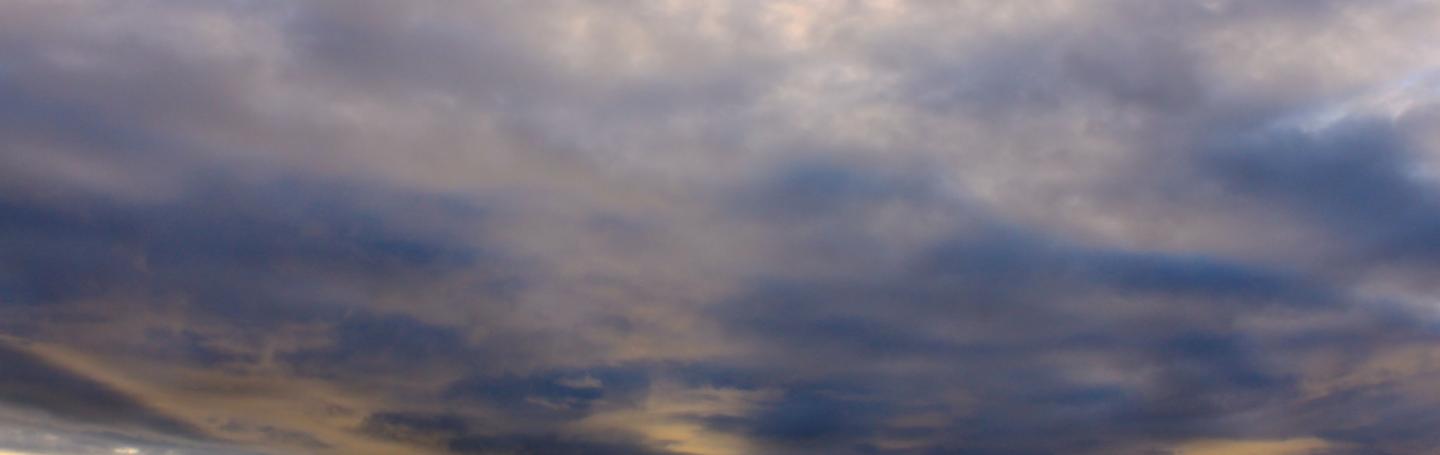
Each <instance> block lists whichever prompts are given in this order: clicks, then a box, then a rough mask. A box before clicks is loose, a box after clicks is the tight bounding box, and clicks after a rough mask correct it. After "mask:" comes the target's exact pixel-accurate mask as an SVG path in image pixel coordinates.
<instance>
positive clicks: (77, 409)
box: [0, 344, 211, 440]
mask: <svg viewBox="0 0 1440 455" xmlns="http://www.w3.org/2000/svg"><path fill="white" fill-rule="evenodd" d="M0 364H3V365H4V366H5V367H4V368H3V370H0V402H3V403H4V404H7V405H12V406H22V407H26V408H33V409H37V410H40V411H44V412H46V413H50V414H53V415H55V416H57V417H59V418H62V419H66V420H69V421H73V422H80V423H89V424H102V425H113V426H117V427H128V428H131V429H136V430H141V431H144V432H149V433H151V434H155V435H161V436H169V437H180V438H186V439H191V440H206V439H210V438H211V436H209V435H208V434H206V432H205V431H204V430H202V429H200V428H199V427H197V426H195V425H193V424H191V423H189V422H186V421H184V420H180V419H178V418H176V417H173V416H169V415H166V414H165V413H163V412H161V411H159V410H156V409H154V408H153V407H151V406H150V405H149V404H146V403H145V402H144V401H143V400H141V399H139V398H136V397H134V396H131V395H129V394H127V393H125V392H123V391H120V390H118V389H116V388H114V387H112V386H109V385H106V384H104V383H102V382H100V381H97V380H95V379H93V378H90V377H88V376H86V375H84V374H82V373H78V372H75V371H70V370H68V369H66V368H64V367H61V366H58V365H55V364H53V363H52V362H50V361H47V360H45V359H44V358H43V357H40V356H38V355H36V354H34V353H31V352H27V351H26V350H24V349H23V348H19V347H14V346H10V345H8V344H0Z"/></svg>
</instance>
